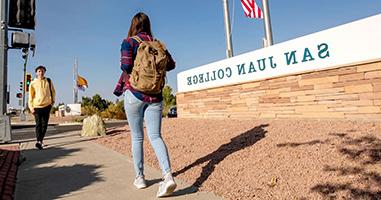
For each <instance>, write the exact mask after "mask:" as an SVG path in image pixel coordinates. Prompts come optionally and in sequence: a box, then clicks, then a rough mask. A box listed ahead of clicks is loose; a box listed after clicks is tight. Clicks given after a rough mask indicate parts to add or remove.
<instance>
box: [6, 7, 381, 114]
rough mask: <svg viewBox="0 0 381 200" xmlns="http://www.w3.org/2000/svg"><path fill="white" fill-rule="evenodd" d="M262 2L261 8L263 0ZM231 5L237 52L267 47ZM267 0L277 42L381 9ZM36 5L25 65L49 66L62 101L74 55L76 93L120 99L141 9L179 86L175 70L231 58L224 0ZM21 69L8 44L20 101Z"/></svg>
mask: <svg viewBox="0 0 381 200" xmlns="http://www.w3.org/2000/svg"><path fill="white" fill-rule="evenodd" d="M257 4H259V6H260V7H262V1H257ZM229 5H230V17H231V24H232V34H233V49H234V54H235V55H239V54H242V53H246V52H249V51H253V50H257V49H260V48H262V38H263V37H264V32H263V21H262V20H258V19H249V18H246V17H245V16H244V14H243V10H242V7H241V3H240V0H230V1H229ZM269 5H270V14H271V23H272V30H273V39H274V43H279V42H284V41H287V40H290V39H294V38H297V37H301V36H304V35H307V34H310V33H314V32H318V31H321V30H324V29H327V28H332V27H335V26H337V25H341V24H345V23H348V22H352V21H355V20H358V19H362V18H365V17H368V16H372V15H375V14H380V13H381V1H375V0H362V1H358V0H357V1H354V0H335V1H332V0H320V1H302V0H298V1H297V0H288V1H281V0H278V1H271V0H269ZM36 11H37V26H36V30H35V35H36V45H37V48H36V54H35V56H34V57H30V58H29V62H28V66H27V71H28V72H34V68H35V67H36V66H37V65H40V64H42V65H45V66H46V67H47V69H48V71H47V74H46V75H47V76H48V77H51V78H52V80H53V81H54V83H55V87H56V90H57V100H56V102H57V103H60V102H64V103H72V101H73V98H72V87H73V80H72V79H73V65H74V58H77V59H78V64H79V74H80V75H81V76H83V77H85V78H86V79H87V80H88V82H89V88H88V89H87V90H86V91H85V92H82V91H79V99H81V97H82V96H93V95H95V94H100V95H101V96H102V97H103V98H105V99H108V100H111V101H115V100H116V99H117V98H116V97H115V96H114V95H113V94H112V92H113V89H114V85H115V83H116V82H117V80H118V78H119V74H120V73H121V70H120V67H119V60H120V44H121V41H122V40H123V38H125V37H126V35H127V32H128V28H129V26H130V21H131V18H132V17H133V16H134V15H135V14H136V13H137V12H140V11H142V12H145V13H146V14H148V16H149V17H150V19H151V25H152V30H153V34H154V36H155V37H157V38H158V39H160V40H162V41H164V42H165V43H166V45H167V47H168V49H169V50H170V52H171V53H172V56H173V57H174V59H175V60H176V63H177V67H176V69H175V70H173V71H171V72H169V73H168V76H167V79H168V84H169V85H170V86H171V87H172V88H173V89H174V92H176V90H177V86H176V75H177V73H179V72H181V71H184V70H187V69H191V68H194V67H197V66H200V65H204V64H208V63H211V62H214V61H217V60H221V59H224V58H225V57H226V53H225V49H226V41H225V27H224V16H223V6H222V0H191V1H184V0H160V1H158V0H156V1H154V0H112V1H105V0H65V1H61V0H38V1H37V3H36ZM380 24H381V22H380ZM364 31H366V30H364ZM359 37H361V36H359ZM353 39H356V38H353ZM348 42H350V41H348ZM22 72H23V59H22V58H21V50H9V53H8V82H9V84H10V92H11V103H10V105H11V106H14V107H18V100H17V98H16V97H15V96H16V93H18V92H19V82H20V81H21V80H22V78H23V76H22ZM33 74H34V73H33Z"/></svg>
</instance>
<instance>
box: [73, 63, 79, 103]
mask: <svg viewBox="0 0 381 200" xmlns="http://www.w3.org/2000/svg"><path fill="white" fill-rule="evenodd" d="M77 76H78V61H77V58H75V61H74V68H73V101H74V103H78V87H77Z"/></svg>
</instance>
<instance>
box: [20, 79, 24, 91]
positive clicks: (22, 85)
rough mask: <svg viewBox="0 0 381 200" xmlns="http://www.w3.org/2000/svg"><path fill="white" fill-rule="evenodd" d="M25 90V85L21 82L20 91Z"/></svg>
mask: <svg viewBox="0 0 381 200" xmlns="http://www.w3.org/2000/svg"><path fill="white" fill-rule="evenodd" d="M23 88H24V84H23V82H22V81H21V82H20V91H22V90H23Z"/></svg>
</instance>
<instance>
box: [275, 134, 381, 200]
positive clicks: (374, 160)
mask: <svg viewBox="0 0 381 200" xmlns="http://www.w3.org/2000/svg"><path fill="white" fill-rule="evenodd" d="M330 135H331V136H332V137H334V138H333V139H327V140H323V141H321V140H313V141H310V142H303V143H283V144H278V145H277V146H278V147H286V146H288V147H298V146H300V145H314V144H318V143H319V144H324V143H328V144H329V143H330V141H331V140H339V142H340V144H339V145H338V146H337V150H338V152H339V153H340V154H341V155H342V156H344V157H345V158H346V159H348V160H349V161H351V162H352V163H353V162H354V163H355V165H356V166H345V165H344V166H340V167H337V166H328V165H327V166H324V169H323V171H325V172H329V173H332V172H334V173H336V175H337V176H350V177H352V178H350V179H349V180H350V181H348V182H346V183H343V184H338V183H332V182H326V183H321V184H317V185H315V186H313V187H312V188H311V191H313V192H318V193H319V194H320V195H321V196H322V197H324V198H327V199H339V198H341V196H340V197H339V196H338V194H337V193H339V192H341V193H342V192H344V193H346V194H347V195H348V196H347V197H345V198H349V199H369V200H376V199H381V175H380V173H379V171H374V170H369V168H371V167H369V166H373V165H380V164H381V140H380V139H378V138H376V137H373V136H363V137H359V138H353V137H350V136H348V135H347V134H345V133H333V134H330ZM352 165H353V164H352ZM367 168H368V169H367ZM353 177H355V178H353ZM359 185H360V187H359Z"/></svg>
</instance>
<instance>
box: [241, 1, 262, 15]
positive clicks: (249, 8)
mask: <svg viewBox="0 0 381 200" xmlns="http://www.w3.org/2000/svg"><path fill="white" fill-rule="evenodd" d="M241 4H242V8H243V10H244V11H245V15H246V17H249V18H263V14H262V10H261V8H259V7H258V5H257V4H256V3H255V1H254V0H241Z"/></svg>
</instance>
